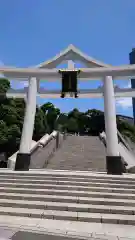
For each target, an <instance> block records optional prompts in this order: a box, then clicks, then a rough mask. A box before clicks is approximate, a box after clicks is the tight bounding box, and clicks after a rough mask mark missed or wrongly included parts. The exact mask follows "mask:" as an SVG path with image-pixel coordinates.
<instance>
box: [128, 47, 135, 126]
mask: <svg viewBox="0 0 135 240" xmlns="http://www.w3.org/2000/svg"><path fill="white" fill-rule="evenodd" d="M129 60H130V64H135V48H133V49H132V52H131V53H130V54H129ZM131 87H132V88H135V79H131ZM132 104H133V118H134V124H135V97H134V98H132Z"/></svg>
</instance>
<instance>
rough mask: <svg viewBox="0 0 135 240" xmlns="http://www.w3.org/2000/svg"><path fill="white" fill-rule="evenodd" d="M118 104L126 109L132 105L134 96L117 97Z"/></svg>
mask: <svg viewBox="0 0 135 240" xmlns="http://www.w3.org/2000/svg"><path fill="white" fill-rule="evenodd" d="M116 106H119V107H122V108H124V109H126V108H131V107H132V98H119V99H118V98H117V99H116Z"/></svg>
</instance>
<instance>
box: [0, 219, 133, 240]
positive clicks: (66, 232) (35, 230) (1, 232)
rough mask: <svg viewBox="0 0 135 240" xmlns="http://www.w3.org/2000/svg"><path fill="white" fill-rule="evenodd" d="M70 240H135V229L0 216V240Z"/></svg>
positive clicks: (120, 226)
mask: <svg viewBox="0 0 135 240" xmlns="http://www.w3.org/2000/svg"><path fill="white" fill-rule="evenodd" d="M44 234H47V235H46V236H45V235H44ZM60 236H61V237H62V238H60ZM43 237H44V238H43ZM72 238H75V240H76V239H89V240H94V239H97V240H135V226H130V225H115V224H113V225H112V224H101V223H87V222H85V223H84V222H70V221H59V220H47V219H34V218H23V217H11V216H0V240H9V239H12V240H23V239H25V240H27V239H28V240H31V239H32V240H42V239H46V240H58V239H59V240H70V239H72Z"/></svg>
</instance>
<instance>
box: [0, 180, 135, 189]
mask: <svg viewBox="0 0 135 240" xmlns="http://www.w3.org/2000/svg"><path fill="white" fill-rule="evenodd" d="M8 181H9V182H8V183H7V180H6V179H5V180H4V181H1V182H0V187H2V186H3V185H4V186H8V185H11V184H13V185H14V184H16V186H19V185H22V182H21V181H22V180H19V181H18V179H15V180H14V179H10V180H9V179H8ZM32 184H33V186H32V187H34V186H35V187H40V186H43V185H44V184H53V185H54V184H55V185H64V186H69V185H74V186H81V187H83V186H84V187H99V188H100V187H108V188H118V191H119V188H122V189H127V190H129V189H132V190H134V189H135V185H134V184H132V185H131V186H129V184H127V183H125V184H120V183H101V182H98V183H97V182H86V181H84V182H82V181H80V182H76V181H74V180H72V179H71V180H59V179H57V180H55V179H54V180H52V179H51V180H48V179H44V180H41V182H38V181H37V182H35V180H34V181H33V182H32V181H30V180H29V182H28V181H27V180H26V179H25V181H23V185H32ZM134 191H135V190H134Z"/></svg>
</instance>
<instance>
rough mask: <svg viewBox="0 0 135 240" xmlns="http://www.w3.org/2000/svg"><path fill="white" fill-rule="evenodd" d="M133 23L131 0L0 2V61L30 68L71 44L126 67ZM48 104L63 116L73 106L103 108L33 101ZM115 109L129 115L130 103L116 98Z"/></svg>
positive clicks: (91, 104) (87, 102) (93, 102)
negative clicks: (61, 112) (52, 104)
mask: <svg viewBox="0 0 135 240" xmlns="http://www.w3.org/2000/svg"><path fill="white" fill-rule="evenodd" d="M134 23H135V1H134V0H129V1H127V0H83V1H82V0H29V1H28V0H12V1H10V0H0V32H1V34H0V63H1V64H4V65H10V66H20V67H28V66H33V65H36V64H39V63H40V62H43V61H45V60H47V59H48V58H51V57H53V56H54V55H55V54H57V53H59V51H60V50H62V49H64V48H66V47H67V46H68V45H69V44H71V43H72V44H74V45H75V46H76V47H78V48H80V49H81V50H82V51H83V52H85V53H87V54H88V55H90V56H92V57H94V58H96V59H97V60H101V61H103V62H105V63H108V64H113V65H120V64H128V63H129V52H130V51H131V49H132V48H133V47H135V31H134ZM90 84H91V85H90ZM99 84H100V82H92V83H81V87H88V86H89V87H90V86H92V88H94V87H96V86H98V85H99ZM117 84H120V86H126V85H127V84H129V82H126V81H121V82H120V81H119V82H117ZM46 86H48V84H47V85H46ZM14 87H18V85H16V84H15V83H14ZM49 87H50V88H51V86H50V85H49ZM55 87H56V85H55V84H54V85H53V88H55ZM46 101H51V102H53V103H54V104H55V105H56V106H57V107H59V108H60V109H61V110H62V111H65V112H67V111H69V110H71V109H72V108H74V107H77V108H79V109H80V110H81V111H85V110H87V109H88V108H89V109H90V108H97V109H103V100H102V99H84V100H83V99H56V100H51V99H39V98H38V99H37V102H38V103H39V104H42V103H44V102H46ZM116 106H117V113H121V114H125V115H130V116H132V104H131V99H119V101H116Z"/></svg>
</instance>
